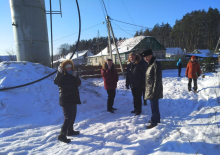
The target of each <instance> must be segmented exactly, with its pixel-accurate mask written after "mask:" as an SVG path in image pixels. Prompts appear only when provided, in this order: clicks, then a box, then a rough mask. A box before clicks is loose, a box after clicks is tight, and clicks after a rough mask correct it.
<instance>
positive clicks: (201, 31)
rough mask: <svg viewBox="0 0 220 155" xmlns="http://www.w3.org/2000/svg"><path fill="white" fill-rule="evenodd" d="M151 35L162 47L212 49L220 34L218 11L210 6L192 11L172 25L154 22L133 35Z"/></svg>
mask: <svg viewBox="0 0 220 155" xmlns="http://www.w3.org/2000/svg"><path fill="white" fill-rule="evenodd" d="M139 35H144V36H153V37H155V38H156V39H157V40H158V41H159V42H160V43H161V44H162V45H164V47H180V48H182V49H184V48H185V49H186V51H187V52H192V51H193V50H194V49H211V50H214V49H215V47H216V45H217V42H218V39H219V36H220V13H219V10H218V9H212V8H211V7H210V8H209V10H208V11H207V12H206V11H205V10H199V11H192V12H191V13H187V14H186V15H184V16H183V18H182V19H180V20H176V22H175V25H174V26H173V27H171V26H170V24H169V23H166V24H164V23H162V24H161V25H159V24H156V25H155V26H154V27H153V29H146V30H140V31H137V32H136V33H135V36H139Z"/></svg>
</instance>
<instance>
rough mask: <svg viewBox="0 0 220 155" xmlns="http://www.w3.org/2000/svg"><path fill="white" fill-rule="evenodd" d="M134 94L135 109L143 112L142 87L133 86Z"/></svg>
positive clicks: (137, 111)
mask: <svg viewBox="0 0 220 155" xmlns="http://www.w3.org/2000/svg"><path fill="white" fill-rule="evenodd" d="M131 91H132V95H133V98H134V109H135V111H136V113H141V111H142V99H141V96H142V91H143V90H142V88H131Z"/></svg>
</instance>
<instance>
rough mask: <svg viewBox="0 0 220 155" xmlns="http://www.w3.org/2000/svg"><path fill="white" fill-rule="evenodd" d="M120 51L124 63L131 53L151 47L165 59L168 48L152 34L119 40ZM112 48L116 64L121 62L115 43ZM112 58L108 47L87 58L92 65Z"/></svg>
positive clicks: (158, 56) (155, 53) (159, 56)
mask: <svg viewBox="0 0 220 155" xmlns="http://www.w3.org/2000/svg"><path fill="white" fill-rule="evenodd" d="M117 47H118V51H119V54H120V57H121V61H122V63H123V64H124V63H127V60H128V57H129V53H130V52H135V53H137V54H140V53H141V52H142V51H143V50H145V49H149V48H151V49H152V50H153V53H154V55H155V56H156V57H157V58H158V59H165V55H166V48H165V47H164V46H163V45H161V44H160V43H159V42H158V41H157V40H156V39H155V38H154V37H151V36H137V37H133V38H129V39H125V40H121V41H118V42H117ZM111 48H112V57H113V58H112V59H113V62H114V63H115V64H119V61H118V56H117V53H116V48H115V45H113V44H112V45H111ZM108 58H110V53H109V51H108V47H106V48H105V49H103V50H102V51H101V52H100V53H98V54H96V55H93V56H89V57H88V58H87V64H88V65H92V66H98V65H101V64H102V63H103V61H106V60H107V59H108Z"/></svg>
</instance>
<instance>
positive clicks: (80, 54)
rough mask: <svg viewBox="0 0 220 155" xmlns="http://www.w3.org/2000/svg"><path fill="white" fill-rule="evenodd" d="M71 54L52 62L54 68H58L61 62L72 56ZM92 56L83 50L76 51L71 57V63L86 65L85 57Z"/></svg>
mask: <svg viewBox="0 0 220 155" xmlns="http://www.w3.org/2000/svg"><path fill="white" fill-rule="evenodd" d="M72 54H73V53H68V54H67V55H65V56H64V57H62V58H60V59H58V60H56V61H54V62H53V64H54V67H58V66H59V65H60V63H61V62H63V61H65V60H67V59H69V58H70V57H71V56H72ZM93 55H94V54H92V53H91V52H90V51H89V50H84V51H76V53H75V54H74V55H73V57H72V59H71V60H72V61H73V63H74V65H76V66H77V65H81V64H86V62H87V57H88V56H93Z"/></svg>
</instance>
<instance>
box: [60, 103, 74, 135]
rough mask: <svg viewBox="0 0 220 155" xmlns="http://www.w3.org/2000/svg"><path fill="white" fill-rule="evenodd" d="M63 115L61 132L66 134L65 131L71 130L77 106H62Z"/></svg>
mask: <svg viewBox="0 0 220 155" xmlns="http://www.w3.org/2000/svg"><path fill="white" fill-rule="evenodd" d="M62 108H63V115H64V117H65V119H64V122H63V126H62V128H61V132H63V133H67V131H70V130H73V124H74V122H75V118H76V111H77V106H76V104H73V105H70V106H63V107H62Z"/></svg>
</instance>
